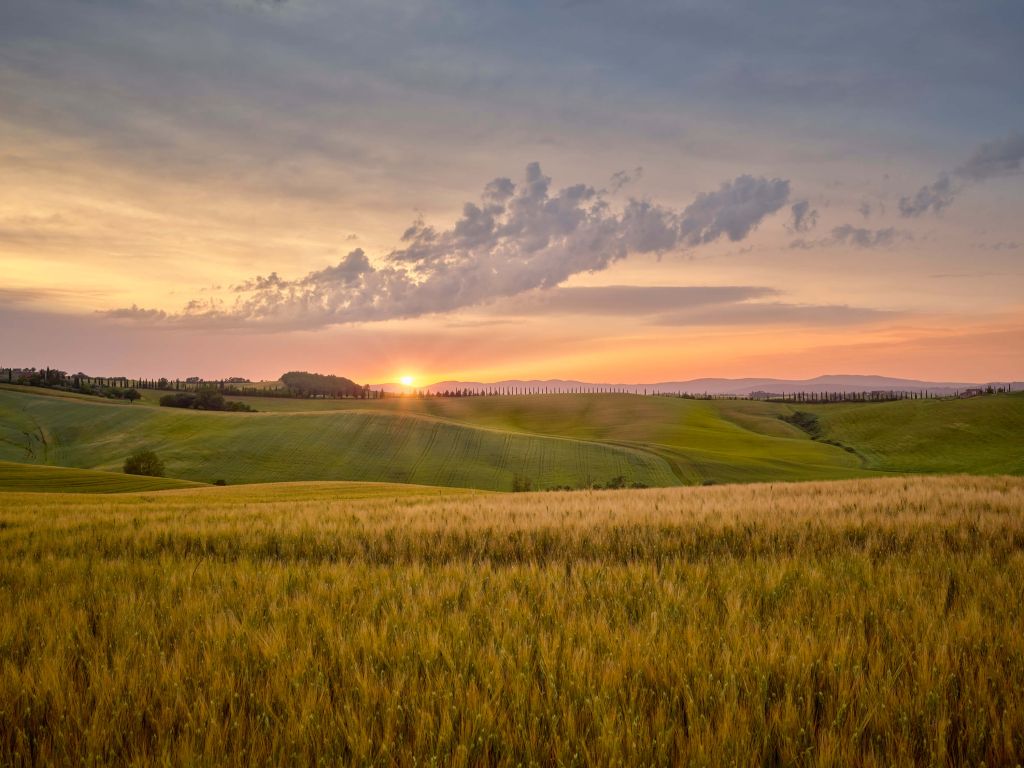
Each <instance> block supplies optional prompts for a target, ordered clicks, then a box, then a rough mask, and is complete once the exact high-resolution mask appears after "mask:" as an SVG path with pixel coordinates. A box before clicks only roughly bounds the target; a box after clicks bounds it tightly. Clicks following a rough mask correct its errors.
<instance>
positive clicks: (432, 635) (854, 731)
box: [0, 476, 1024, 768]
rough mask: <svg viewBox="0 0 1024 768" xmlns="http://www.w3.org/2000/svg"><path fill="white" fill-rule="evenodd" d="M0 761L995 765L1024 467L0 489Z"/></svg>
mask: <svg viewBox="0 0 1024 768" xmlns="http://www.w3.org/2000/svg"><path fill="white" fill-rule="evenodd" d="M0 551H2V552H3V557H2V558H0V765H4V766H7V765H10V766H36V765H39V766H42V765H136V766H149V765H154V766H165V765H225V766H239V767H241V766H252V765H268V766H270V765H380V766H385V765H409V766H412V765H445V766H476V765H480V766H490V765H494V766H517V765H522V766H533V765H536V766H540V765H564V766H586V765H616V766H634V765H666V766H669V765H693V766H717V765H744V766H745V765H793V766H825V765H862V766H877V767H879V768H881V766H891V765H936V766H942V765H972V766H976V765H983V764H984V765H990V766H996V765H1010V766H1012V765H1018V764H1020V763H1021V761H1022V760H1024V695H1022V691H1024V623H1022V617H1021V610H1020V606H1021V605H1022V603H1024V479H1021V478H1010V477H967V476H956V477H919V478H882V479H870V480H854V481H839V482H828V483H819V482H812V483H787V484H778V483H776V484H771V485H769V484H744V485H728V486H718V487H712V488H659V489H647V490H636V491H634V490H623V491H576V492H563V493H526V494H504V493H502V494H495V493H482V492H477V491H459V490H454V489H437V488H423V487H417V486H409V485H381V484H363V483H319V484H307V483H299V484H274V485H269V486H264V485H250V486H235V487H227V488H215V487H206V488H199V489H187V490H172V491H162V492H154V493H143V494H113V495H104V496H98V495H87V494H18V493H0Z"/></svg>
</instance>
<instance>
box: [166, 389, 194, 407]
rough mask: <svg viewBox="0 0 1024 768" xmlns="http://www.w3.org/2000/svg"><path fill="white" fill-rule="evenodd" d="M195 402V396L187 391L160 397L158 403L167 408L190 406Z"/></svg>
mask: <svg viewBox="0 0 1024 768" xmlns="http://www.w3.org/2000/svg"><path fill="white" fill-rule="evenodd" d="M195 402H196V396H195V395H193V394H191V393H189V392H175V393H174V394H173V395H164V396H163V397H161V398H160V405H162V406H165V407H167V408H192V407H193V406H194V405H195Z"/></svg>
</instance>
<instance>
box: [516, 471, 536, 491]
mask: <svg viewBox="0 0 1024 768" xmlns="http://www.w3.org/2000/svg"><path fill="white" fill-rule="evenodd" d="M532 488H533V481H531V480H530V478H528V477H526V476H524V475H514V476H513V477H512V493H525V492H526V491H529V490H531V489H532Z"/></svg>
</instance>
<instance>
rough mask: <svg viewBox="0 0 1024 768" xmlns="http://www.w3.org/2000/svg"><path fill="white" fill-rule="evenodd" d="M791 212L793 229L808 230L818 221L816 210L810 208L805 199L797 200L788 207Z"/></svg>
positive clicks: (798, 230)
mask: <svg viewBox="0 0 1024 768" xmlns="http://www.w3.org/2000/svg"><path fill="white" fill-rule="evenodd" d="M790 211H791V212H792V214H793V231H794V232H810V231H811V230H812V229H814V226H815V225H816V224H817V223H818V210H817V209H816V208H811V204H810V203H809V202H808V201H806V200H798V201H797V202H795V203H793V206H792V207H791V208H790Z"/></svg>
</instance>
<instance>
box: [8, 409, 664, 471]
mask: <svg viewBox="0 0 1024 768" xmlns="http://www.w3.org/2000/svg"><path fill="white" fill-rule="evenodd" d="M139 447H147V448H151V449H153V450H155V451H157V452H158V453H159V454H160V456H161V458H162V459H163V460H164V462H165V464H166V466H167V474H168V475H169V476H173V477H180V478H185V479H189V480H198V481H203V482H211V481H213V480H216V479H224V480H226V481H227V482H229V483H247V482H274V481H283V480H374V481H383V482H405V483H420V484H424V485H448V486H461V487H469V488H483V489H494V490H508V489H510V488H511V486H512V479H513V476H514V475H516V474H521V475H524V476H526V477H529V478H530V479H531V481H532V482H533V484H534V487H536V488H544V487H550V486H554V485H572V486H576V485H583V484H585V483H588V482H601V481H606V480H608V479H610V478H612V477H615V476H618V475H622V476H623V477H625V478H627V480H629V481H633V482H642V483H645V484H647V485H672V484H675V483H677V482H678V480H677V478H676V476H675V475H674V474H673V472H672V470H671V469H670V467H669V465H668V463H667V462H666V461H665V460H664V459H662V458H660V457H658V456H657V455H655V454H654V453H651V452H649V451H644V450H638V449H634V448H630V447H624V446H615V445H603V444H599V443H593V442H585V441H579V440H569V439H560V438H552V437H543V436H535V435H525V434H515V433H511V432H507V431H498V430H492V429H481V428H475V427H471V426H466V425H461V424H455V423H452V422H449V421H444V420H440V419H436V418H431V417H428V416H424V415H416V414H403V413H393V412H379V411H369V410H361V411H348V412H330V413H323V414H318V413H281V414H275V413H256V414H238V413H206V412H197V411H184V410H176V409H169V408H145V407H138V406H130V405H120V404H106V403H102V402H100V403H90V402H84V401H81V400H71V399H66V398H54V397H46V396H38V395H29V394H21V393H17V394H15V393H12V392H6V391H3V392H0V459H6V460H10V461H19V462H28V463H41V464H54V465H63V466H73V467H86V468H96V469H110V470H114V469H118V468H119V467H120V465H121V463H122V462H123V461H124V458H125V456H127V455H128V453H130V452H131V451H132V450H134V449H135V448H139Z"/></svg>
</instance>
